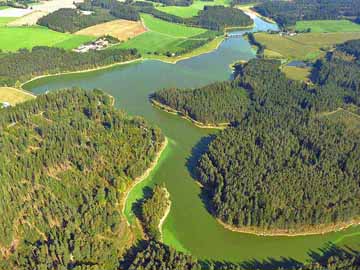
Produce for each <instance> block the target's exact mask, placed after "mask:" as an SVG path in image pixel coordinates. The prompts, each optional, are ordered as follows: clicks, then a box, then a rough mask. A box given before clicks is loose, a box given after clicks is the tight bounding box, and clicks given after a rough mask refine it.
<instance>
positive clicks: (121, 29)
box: [75, 20, 146, 40]
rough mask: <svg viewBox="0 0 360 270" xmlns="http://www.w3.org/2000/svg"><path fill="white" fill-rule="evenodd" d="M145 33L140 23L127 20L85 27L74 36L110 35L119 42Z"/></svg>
mask: <svg viewBox="0 0 360 270" xmlns="http://www.w3.org/2000/svg"><path fill="white" fill-rule="evenodd" d="M144 32H146V28H145V27H144V25H143V24H142V23H141V22H134V21H128V20H114V21H110V22H106V23H101V24H97V25H94V26H90V27H87V28H85V29H82V30H80V31H78V32H76V33H75V34H76V35H83V36H95V37H101V36H105V35H110V36H113V37H116V38H118V39H119V40H128V39H129V38H133V37H136V36H138V35H140V34H142V33H144Z"/></svg>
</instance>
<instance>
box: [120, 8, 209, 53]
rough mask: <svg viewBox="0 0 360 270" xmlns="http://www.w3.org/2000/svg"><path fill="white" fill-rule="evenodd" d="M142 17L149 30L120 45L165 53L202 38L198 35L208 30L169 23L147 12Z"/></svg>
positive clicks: (121, 46) (146, 51)
mask: <svg viewBox="0 0 360 270" xmlns="http://www.w3.org/2000/svg"><path fill="white" fill-rule="evenodd" d="M141 18H142V20H143V22H144V24H145V27H146V28H147V30H148V31H147V32H146V33H144V34H142V35H139V36H137V37H135V38H133V39H130V40H129V41H127V42H125V43H123V44H120V45H119V46H118V47H120V48H136V49H138V50H139V51H140V53H141V54H143V55H149V54H154V53H155V52H157V53H160V54H164V53H166V52H175V51H178V50H181V49H182V48H183V45H184V43H185V42H189V41H191V40H194V41H198V40H200V39H201V38H197V37H196V36H197V35H199V34H203V33H205V32H206V31H207V30H205V29H201V28H195V27H188V26H184V25H179V24H175V23H169V22H166V21H163V20H160V19H156V18H154V17H152V16H151V15H147V14H143V15H142V16H141Z"/></svg>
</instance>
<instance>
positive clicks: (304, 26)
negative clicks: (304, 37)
mask: <svg viewBox="0 0 360 270" xmlns="http://www.w3.org/2000/svg"><path fill="white" fill-rule="evenodd" d="M308 29H310V31H311V32H313V33H331V32H360V25H359V24H357V23H354V22H351V21H349V20H317V21H297V22H296V25H295V30H297V31H307V30H308Z"/></svg>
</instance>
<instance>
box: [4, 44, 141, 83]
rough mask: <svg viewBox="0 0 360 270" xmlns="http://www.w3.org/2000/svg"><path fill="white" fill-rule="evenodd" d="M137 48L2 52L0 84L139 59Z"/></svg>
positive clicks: (42, 48) (41, 48)
mask: <svg viewBox="0 0 360 270" xmlns="http://www.w3.org/2000/svg"><path fill="white" fill-rule="evenodd" d="M140 57H141V56H140V54H139V53H138V52H137V50H136V49H128V50H125V49H111V50H101V51H89V52H86V53H81V54H80V53H76V52H71V51H66V50H63V49H58V48H51V47H34V48H33V49H32V50H31V51H29V50H26V49H22V50H19V51H18V52H15V53H4V54H2V55H1V65H0V86H14V85H15V84H17V83H23V82H26V81H28V80H30V79H32V78H34V77H39V76H43V75H51V74H58V73H66V72H74V71H82V70H90V69H97V68H101V67H106V66H110V65H113V64H118V63H124V62H128V61H132V60H136V59H139V58H140Z"/></svg>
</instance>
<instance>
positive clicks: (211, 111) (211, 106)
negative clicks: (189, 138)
mask: <svg viewBox="0 0 360 270" xmlns="http://www.w3.org/2000/svg"><path fill="white" fill-rule="evenodd" d="M152 98H153V99H154V100H155V101H157V102H159V103H161V104H164V105H166V106H169V107H171V108H172V109H174V110H176V111H179V112H180V113H181V114H182V115H184V116H188V117H190V118H192V119H193V120H195V121H198V122H201V123H203V124H206V125H216V124H220V123H229V122H233V121H236V120H238V119H241V118H242V117H243V115H244V113H245V112H246V110H247V105H248V97H247V92H246V91H245V89H242V88H241V87H237V86H236V85H234V83H233V82H217V83H213V84H210V85H208V86H205V87H202V88H198V89H194V90H193V89H186V90H184V89H176V88H174V89H164V90H162V91H158V92H155V93H154V94H153V95H152Z"/></svg>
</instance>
